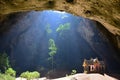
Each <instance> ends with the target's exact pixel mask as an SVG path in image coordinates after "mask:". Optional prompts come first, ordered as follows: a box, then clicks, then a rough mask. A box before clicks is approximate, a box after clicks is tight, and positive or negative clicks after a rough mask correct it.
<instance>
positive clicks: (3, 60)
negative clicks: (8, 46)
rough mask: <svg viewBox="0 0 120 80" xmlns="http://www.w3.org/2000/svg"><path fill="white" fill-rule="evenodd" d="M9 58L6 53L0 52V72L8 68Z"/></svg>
mask: <svg viewBox="0 0 120 80" xmlns="http://www.w3.org/2000/svg"><path fill="white" fill-rule="evenodd" d="M9 67H10V65H9V59H8V56H7V54H6V53H5V52H4V53H0V69H1V71H2V72H4V71H5V70H6V69H7V68H9Z"/></svg>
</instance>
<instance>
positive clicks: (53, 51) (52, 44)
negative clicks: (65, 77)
mask: <svg viewBox="0 0 120 80" xmlns="http://www.w3.org/2000/svg"><path fill="white" fill-rule="evenodd" d="M49 50H50V51H49V53H48V54H49V56H50V57H49V58H48V60H51V63H52V69H54V55H55V54H56V53H57V47H56V45H55V42H54V40H53V39H49Z"/></svg>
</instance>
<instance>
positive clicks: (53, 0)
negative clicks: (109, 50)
mask: <svg viewBox="0 0 120 80" xmlns="http://www.w3.org/2000/svg"><path fill="white" fill-rule="evenodd" d="M48 9H52V10H59V11H66V12H69V13H72V14H74V15H77V16H82V17H85V18H89V19H93V20H96V21H98V22H100V23H101V24H103V25H104V27H105V29H106V30H107V34H109V36H108V35H107V36H108V37H109V38H111V39H110V41H111V43H113V45H114V46H115V47H117V48H118V49H119V50H120V0H0V21H3V20H4V19H6V17H7V16H8V14H10V13H14V12H22V11H31V10H36V11H37V10H38V11H40V10H48Z"/></svg>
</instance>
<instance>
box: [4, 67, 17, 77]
mask: <svg viewBox="0 0 120 80" xmlns="http://www.w3.org/2000/svg"><path fill="white" fill-rule="evenodd" d="M5 74H6V75H10V76H13V77H15V76H16V71H15V70H13V69H12V68H8V69H7V70H6V71H5Z"/></svg>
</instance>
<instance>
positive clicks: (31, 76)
mask: <svg viewBox="0 0 120 80" xmlns="http://www.w3.org/2000/svg"><path fill="white" fill-rule="evenodd" d="M20 77H22V78H27V80H30V79H34V78H39V77H40V73H39V72H37V71H34V72H29V71H26V72H23V73H22V74H21V75H20Z"/></svg>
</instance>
